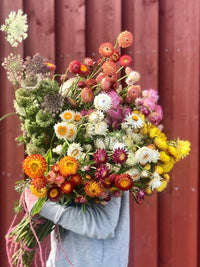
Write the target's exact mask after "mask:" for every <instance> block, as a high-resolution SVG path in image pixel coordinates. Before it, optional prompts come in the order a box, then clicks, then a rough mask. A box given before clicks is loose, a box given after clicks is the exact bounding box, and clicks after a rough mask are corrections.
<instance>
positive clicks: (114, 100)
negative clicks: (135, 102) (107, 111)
mask: <svg viewBox="0 0 200 267" xmlns="http://www.w3.org/2000/svg"><path fill="white" fill-rule="evenodd" d="M109 96H110V97H111V99H112V108H114V109H117V108H118V107H119V104H120V98H119V96H118V94H117V93H116V92H115V91H111V92H110V93H109Z"/></svg>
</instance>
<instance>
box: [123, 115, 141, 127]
mask: <svg viewBox="0 0 200 267" xmlns="http://www.w3.org/2000/svg"><path fill="white" fill-rule="evenodd" d="M125 122H127V124H128V125H129V126H130V127H131V128H134V129H138V128H141V127H142V126H143V124H144V122H143V120H142V118H141V117H140V116H139V115H138V114H136V113H133V112H132V113H130V114H128V115H126V117H125Z"/></svg>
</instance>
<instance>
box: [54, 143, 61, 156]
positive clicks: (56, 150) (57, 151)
mask: <svg viewBox="0 0 200 267" xmlns="http://www.w3.org/2000/svg"><path fill="white" fill-rule="evenodd" d="M62 150H63V145H58V146H56V147H55V148H53V150H52V151H53V152H54V153H56V154H58V155H60V154H61V153H62Z"/></svg>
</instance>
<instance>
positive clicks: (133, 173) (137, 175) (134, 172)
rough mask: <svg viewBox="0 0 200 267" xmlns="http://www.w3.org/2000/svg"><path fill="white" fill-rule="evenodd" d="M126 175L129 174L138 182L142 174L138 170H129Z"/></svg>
mask: <svg viewBox="0 0 200 267" xmlns="http://www.w3.org/2000/svg"><path fill="white" fill-rule="evenodd" d="M126 173H128V174H129V175H130V176H131V178H132V179H133V181H137V180H139V179H140V172H139V170H138V169H137V168H132V169H129V170H128V171H127V172H126Z"/></svg>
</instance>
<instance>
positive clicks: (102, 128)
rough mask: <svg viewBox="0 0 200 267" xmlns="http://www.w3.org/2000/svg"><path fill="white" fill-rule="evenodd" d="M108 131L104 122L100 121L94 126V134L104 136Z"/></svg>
mask: <svg viewBox="0 0 200 267" xmlns="http://www.w3.org/2000/svg"><path fill="white" fill-rule="evenodd" d="M107 131H108V125H107V123H106V122H104V121H101V122H98V123H97V124H96V125H95V134H99V135H106V133H107Z"/></svg>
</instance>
